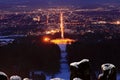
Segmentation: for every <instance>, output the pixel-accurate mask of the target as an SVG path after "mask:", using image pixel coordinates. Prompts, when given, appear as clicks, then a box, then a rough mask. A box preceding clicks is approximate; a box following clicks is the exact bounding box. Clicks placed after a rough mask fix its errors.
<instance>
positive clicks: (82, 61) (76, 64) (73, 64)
mask: <svg viewBox="0 0 120 80" xmlns="http://www.w3.org/2000/svg"><path fill="white" fill-rule="evenodd" d="M85 62H89V60H88V59H83V60H81V61H80V62H73V63H71V64H70V66H73V67H76V68H78V65H79V64H81V63H85Z"/></svg>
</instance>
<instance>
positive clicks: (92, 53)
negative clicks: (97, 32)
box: [66, 39, 120, 70]
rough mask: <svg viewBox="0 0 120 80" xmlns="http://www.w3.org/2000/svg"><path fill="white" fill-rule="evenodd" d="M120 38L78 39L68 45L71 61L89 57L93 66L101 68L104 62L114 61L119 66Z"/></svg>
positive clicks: (69, 59)
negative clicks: (99, 40) (89, 40)
mask: <svg viewBox="0 0 120 80" xmlns="http://www.w3.org/2000/svg"><path fill="white" fill-rule="evenodd" d="M119 41H120V40H119V39H116V40H104V41H101V42H97V43H96V42H95V43H93V42H92V43H90V42H80V41H76V42H74V43H72V44H71V45H67V49H66V51H67V52H68V57H67V58H68V61H69V63H71V62H75V61H80V60H81V59H85V58H87V59H89V60H90V61H91V62H92V63H91V64H92V67H93V68H94V69H95V70H96V69H100V65H101V64H103V63H112V64H114V65H116V66H117V67H118V68H120V67H119V64H120V62H119V61H120V42H119Z"/></svg>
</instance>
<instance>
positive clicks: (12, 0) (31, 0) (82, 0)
mask: <svg viewBox="0 0 120 80" xmlns="http://www.w3.org/2000/svg"><path fill="white" fill-rule="evenodd" d="M107 3H111V4H113V3H114V4H120V0H0V5H3V6H8V5H16V4H17V5H18V4H19V5H28V6H32V7H34V6H68V5H74V6H78V5H80V6H87V5H95V4H100V5H102V4H107Z"/></svg>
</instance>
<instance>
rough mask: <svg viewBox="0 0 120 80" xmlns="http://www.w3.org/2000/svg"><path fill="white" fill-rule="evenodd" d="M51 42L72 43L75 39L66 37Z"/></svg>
mask: <svg viewBox="0 0 120 80" xmlns="http://www.w3.org/2000/svg"><path fill="white" fill-rule="evenodd" d="M50 42H52V43H55V44H71V43H72V42H75V40H73V39H68V38H64V39H53V40H51V41H50Z"/></svg>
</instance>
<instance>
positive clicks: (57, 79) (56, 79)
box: [50, 78, 65, 80]
mask: <svg viewBox="0 0 120 80" xmlns="http://www.w3.org/2000/svg"><path fill="white" fill-rule="evenodd" d="M50 80H65V79H61V78H53V79H50Z"/></svg>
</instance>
